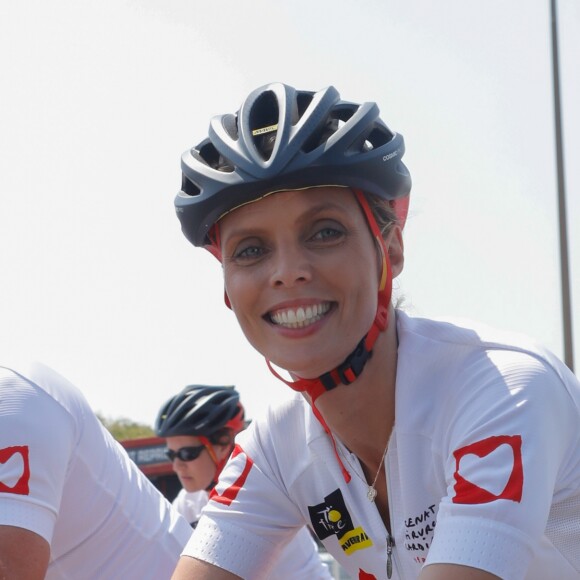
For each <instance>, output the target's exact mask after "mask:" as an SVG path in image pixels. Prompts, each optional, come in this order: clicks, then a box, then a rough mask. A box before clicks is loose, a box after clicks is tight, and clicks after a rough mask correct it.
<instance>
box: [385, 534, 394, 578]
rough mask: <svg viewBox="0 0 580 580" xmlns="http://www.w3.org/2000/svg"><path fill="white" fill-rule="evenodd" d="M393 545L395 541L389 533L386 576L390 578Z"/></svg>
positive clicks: (391, 573)
mask: <svg viewBox="0 0 580 580" xmlns="http://www.w3.org/2000/svg"><path fill="white" fill-rule="evenodd" d="M394 547H395V542H394V540H393V536H391V534H388V535H387V578H389V579H390V578H391V576H392V575H393V548H394Z"/></svg>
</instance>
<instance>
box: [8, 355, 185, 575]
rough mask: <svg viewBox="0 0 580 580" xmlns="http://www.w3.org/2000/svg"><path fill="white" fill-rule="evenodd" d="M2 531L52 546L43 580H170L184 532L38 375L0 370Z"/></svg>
mask: <svg viewBox="0 0 580 580" xmlns="http://www.w3.org/2000/svg"><path fill="white" fill-rule="evenodd" d="M0 525H9V526H16V527H20V528H24V529H27V530H31V531H32V532H35V533H36V534H38V535H39V536H41V537H43V538H44V539H45V540H46V541H47V542H48V543H49V544H50V563H49V566H48V572H47V575H46V578H47V579H57V578H58V579H61V580H65V579H70V580H79V579H81V578H82V579H83V580H84V579H87V580H92V579H94V580H97V579H104V578H106V579H107V580H109V579H110V580H116V579H121V578H123V579H127V578H139V579H144V578H145V579H151V580H160V579H161V580H162V579H164V578H165V579H168V578H169V577H170V576H171V574H172V572H173V570H174V569H175V566H176V564H177V561H178V559H179V555H180V553H181V550H182V549H183V546H184V545H185V544H186V543H187V540H188V538H189V536H190V535H191V531H192V529H191V527H190V526H189V525H188V524H187V522H186V521H185V520H184V519H183V518H182V517H181V516H180V515H179V514H178V513H177V512H176V511H175V510H174V509H173V508H171V505H170V504H169V502H168V501H167V500H166V499H165V498H164V497H163V496H162V495H161V493H160V492H159V491H158V490H157V489H156V488H155V487H154V486H153V484H152V483H151V482H149V480H148V479H147V478H146V477H145V476H144V475H143V474H142V473H141V471H139V469H138V468H137V466H136V465H135V464H134V463H133V462H132V461H131V460H130V459H129V457H128V455H127V453H126V452H125V450H124V449H123V448H122V447H121V446H120V445H119V444H118V443H117V442H116V441H115V440H114V439H113V438H112V437H111V435H110V434H109V433H108V431H107V430H106V429H105V428H104V427H102V425H101V423H100V421H99V420H98V418H97V417H96V415H95V414H94V413H93V411H92V410H91V409H90V407H89V405H88V403H87V401H86V400H85V399H84V397H83V396H82V394H81V393H80V392H79V391H78V390H77V389H76V388H75V387H73V386H72V385H71V384H70V383H69V382H68V381H66V380H65V379H63V378H62V377H61V376H59V375H58V374H57V373H55V372H54V371H53V370H51V369H49V368H48V367H45V366H43V365H39V364H36V365H33V366H32V368H31V370H30V371H29V372H26V373H22V372H21V371H15V370H11V369H8V368H5V367H0Z"/></svg>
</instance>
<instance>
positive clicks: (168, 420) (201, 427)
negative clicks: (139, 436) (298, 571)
mask: <svg viewBox="0 0 580 580" xmlns="http://www.w3.org/2000/svg"><path fill="white" fill-rule="evenodd" d="M224 427H228V428H230V429H232V430H233V431H234V433H238V432H239V431H241V430H242V429H243V428H244V408H243V407H242V405H241V403H240V395H239V393H238V392H237V391H236V389H235V388H234V387H218V386H207V385H188V386H187V387H185V388H184V389H183V390H182V391H181V392H180V393H178V394H177V395H175V396H174V397H171V399H169V400H168V401H167V402H166V403H165V404H164V405H163V407H162V408H161V410H160V411H159V414H158V415H157V419H156V421H155V432H156V433H157V435H158V436H159V437H173V436H176V435H193V436H204V437H210V436H211V435H213V434H214V433H215V432H216V431H219V430H220V429H223V428H224Z"/></svg>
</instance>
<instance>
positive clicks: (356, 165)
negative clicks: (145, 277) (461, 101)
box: [175, 83, 411, 246]
mask: <svg viewBox="0 0 580 580" xmlns="http://www.w3.org/2000/svg"><path fill="white" fill-rule="evenodd" d="M404 151H405V145H404V142H403V137H402V136H401V135H399V134H397V133H394V132H392V131H391V130H390V129H389V128H388V127H387V125H386V124H385V123H384V122H383V121H382V120H381V119H380V118H379V108H378V106H377V105H376V104H375V103H363V104H357V103H350V102H347V101H342V100H340V95H339V93H338V91H337V90H336V89H335V88H334V87H327V88H325V89H322V90H320V91H318V92H311V91H300V90H296V89H294V88H293V87H290V86H288V85H284V84H281V83H273V84H269V85H265V86H263V87H260V88H258V89H256V90H255V91H253V92H252V93H250V95H249V96H248V97H247V98H246V100H245V101H244V103H243V104H242V106H241V108H240V110H239V111H238V112H237V113H235V114H225V115H218V116H216V117H214V118H213V119H212V120H211V123H210V127H209V135H208V138H207V139H205V140H204V141H202V142H201V143H200V144H199V145H197V146H196V147H194V148H192V149H190V150H188V151H186V152H185V153H184V154H183V156H182V158H181V168H182V186H181V191H180V192H179V193H178V194H177V197H176V199H175V209H176V212H177V215H178V217H179V220H180V221H181V228H182V230H183V233H184V234H185V237H186V238H187V239H188V240H189V241H190V242H191V243H192V244H194V245H196V246H208V245H211V244H212V240H211V239H210V238H209V236H208V234H209V232H210V230H211V228H212V226H213V225H214V224H215V223H217V222H218V221H219V219H220V218H221V217H223V216H224V215H225V214H227V213H228V212H230V211H232V210H234V209H235V208H237V207H239V206H241V205H243V204H245V203H248V202H251V201H255V200H257V199H260V198H261V197H264V196H265V195H267V194H270V193H273V192H275V191H280V190H287V189H301V188H307V187H315V186H323V185H335V186H343V187H351V188H353V189H358V190H361V191H363V192H365V193H368V194H374V195H377V196H379V197H381V198H383V199H387V200H389V201H391V202H392V205H394V206H395V208H394V209H395V212H396V213H397V214H398V216H399V220H400V221H401V222H402V223H404V220H405V216H406V207H407V203H408V199H407V200H405V198H407V197H408V195H409V191H410V189H411V177H410V175H409V171H408V170H407V168H406V167H405V165H404V164H403V162H402V161H401V158H402V157H403V153H404ZM399 200H401V202H402V203H400V202H399ZM403 200H405V201H403ZM397 203H400V205H401V206H402V209H401V207H399V208H397V207H396V206H397Z"/></svg>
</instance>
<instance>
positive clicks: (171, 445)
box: [166, 435, 227, 491]
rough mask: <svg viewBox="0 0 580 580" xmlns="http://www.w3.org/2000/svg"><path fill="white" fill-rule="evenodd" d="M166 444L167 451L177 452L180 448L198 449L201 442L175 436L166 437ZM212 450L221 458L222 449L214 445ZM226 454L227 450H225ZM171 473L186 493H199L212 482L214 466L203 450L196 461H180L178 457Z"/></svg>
mask: <svg viewBox="0 0 580 580" xmlns="http://www.w3.org/2000/svg"><path fill="white" fill-rule="evenodd" d="M166 444H167V448H168V449H172V450H173V451H177V450H178V449H181V448H182V447H198V446H199V445H202V442H201V441H200V439H199V438H198V437H193V436H189V435H176V436H174V437H167V439H166ZM213 449H214V451H215V453H216V455H217V457H218V459H221V458H222V455H223V453H224V447H222V446H219V445H214V446H213ZM225 453H227V449H225ZM172 465H173V471H175V473H176V474H177V477H178V478H179V481H180V483H181V485H182V486H183V487H184V488H185V490H186V491H199V490H202V489H206V488H207V487H208V486H209V485H210V483H211V482H212V481H213V478H214V476H215V470H216V466H215V463H214V462H213V460H212V458H211V456H210V454H209V453H208V450H207V448H205V449H204V450H203V451H202V452H201V454H200V455H199V457H197V459H194V460H192V461H182V460H181V459H179V457H176V458H175V459H174V460H173V464H172Z"/></svg>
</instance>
